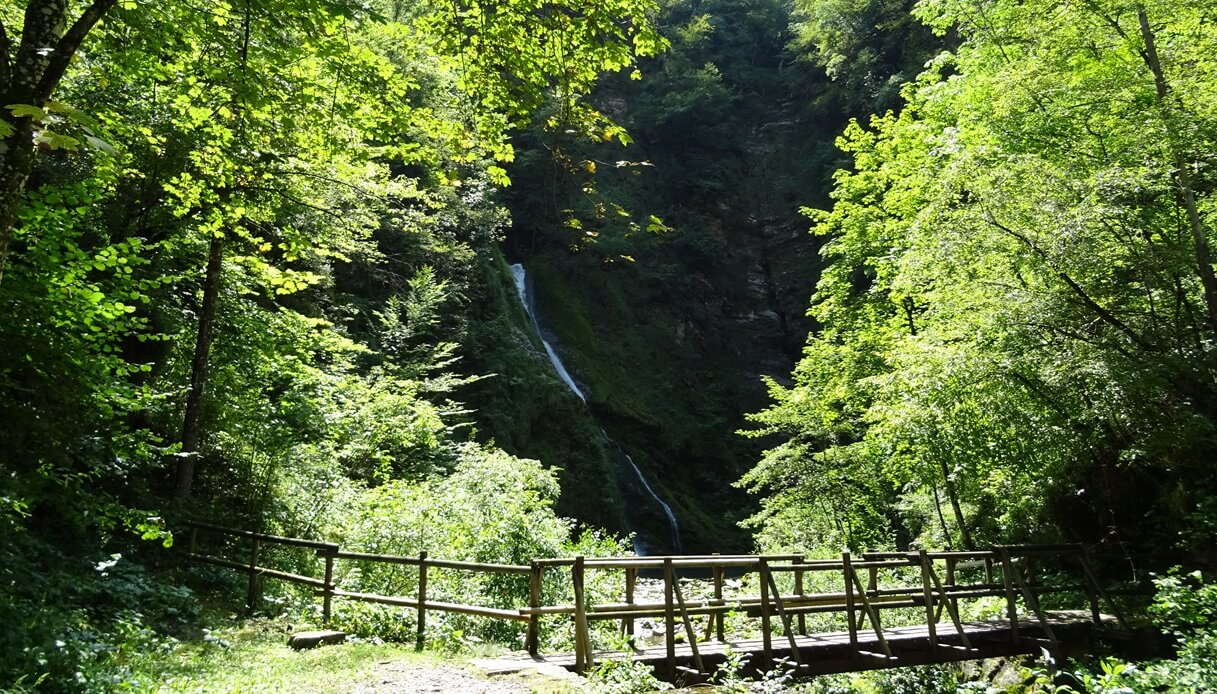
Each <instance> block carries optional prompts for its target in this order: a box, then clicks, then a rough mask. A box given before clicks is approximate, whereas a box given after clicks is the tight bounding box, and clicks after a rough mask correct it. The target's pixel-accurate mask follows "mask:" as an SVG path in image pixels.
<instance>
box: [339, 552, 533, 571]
mask: <svg viewBox="0 0 1217 694" xmlns="http://www.w3.org/2000/svg"><path fill="white" fill-rule="evenodd" d="M335 556H336V557H338V558H339V559H347V560H352V561H371V562H381V563H384V564H402V565H405V566H419V565H420V560H419V559H418V557H402V556H398V555H395V554H369V553H367V552H337V553H336V554H335ZM427 563H428V564H430V565H431V566H434V567H436V568H439V569H456V570H458V571H482V572H486V573H500V574H518V575H521V576H525V575H528V574H531V573H532V567H531V566H517V565H515V564H486V563H482V562H473V561H452V560H449V559H428V560H427Z"/></svg>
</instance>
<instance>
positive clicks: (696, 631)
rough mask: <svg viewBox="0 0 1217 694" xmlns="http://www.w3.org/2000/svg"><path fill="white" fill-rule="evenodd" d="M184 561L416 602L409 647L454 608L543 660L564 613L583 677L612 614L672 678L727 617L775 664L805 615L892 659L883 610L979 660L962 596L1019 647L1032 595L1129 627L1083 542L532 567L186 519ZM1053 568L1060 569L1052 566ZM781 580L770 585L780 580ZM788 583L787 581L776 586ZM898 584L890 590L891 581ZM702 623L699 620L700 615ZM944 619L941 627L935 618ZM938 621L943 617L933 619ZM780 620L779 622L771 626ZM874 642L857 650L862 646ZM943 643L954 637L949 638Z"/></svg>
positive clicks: (1042, 631) (327, 605)
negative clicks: (282, 555)
mask: <svg viewBox="0 0 1217 694" xmlns="http://www.w3.org/2000/svg"><path fill="white" fill-rule="evenodd" d="M200 532H205V533H212V534H216V535H219V536H220V537H221V538H223V539H225V541H227V542H228V546H229V547H232V546H233V541H241V540H244V541H248V542H249V552H248V554H247V555H244V557H243V558H241V559H234V558H230V557H224V556H214V555H209V554H203V553H201V552H199V551H198V534H199V533H200ZM266 545H280V546H285V547H294V548H299V549H306V550H312V551H313V552H314V553H315V554H316V556H317V557H319V558H320V559H321V560H322V562H323V567H324V568H323V570H322V573H321V575H320V576H305V575H300V574H295V573H291V572H287V571H281V570H278V569H273V568H270V567H268V566H265V565H263V564H260V563H259V561H260V559H261V558H262V556H263V555H262V549H263V548H264V547H265V546H266ZM187 556H188V558H189V559H191V560H193V561H198V562H203V563H208V564H213V565H216V566H221V567H226V568H230V569H234V570H237V571H242V572H245V573H247V574H248V575H249V585H248V593H247V606H248V607H249V608H250V609H251V610H252V609H254V608H255V607H256V605H257V602H258V599H259V589H258V587H259V582H260V581H261V580H262V579H263V578H264V577H270V578H274V579H278V580H283V581H288V582H293V583H298V584H302V585H307V586H311V587H313V588H314V589H315V590H316V592H317V595H318V596H319V597H320V598H321V599H322V614H323V617H324V620H325V621H326V622H327V623H328V622H329V621H330V620H331V617H332V610H333V600H334V598H342V599H346V600H357V601H364V602H372V603H379V604H384V605H393V606H399V607H409V608H413V609H414V610H415V612H416V616H417V619H416V639H415V646H416V647H417V648H419V649H421V648H422V647H423V645H424V637H425V631H426V620H427V613H428V612H429V611H439V612H451V613H457V614H464V615H471V616H475V617H483V618H487V619H495V620H506V621H512V622H522V623H525V624H527V635H526V640H525V643H526V647H527V650H528V652H529V654H530V655H532V656H534V657H535V656H537V655H538V650H539V647H538V644H539V633H540V629H539V620H540V619H541V618H542V617H546V616H555V615H557V616H567V617H569V618H571V619H572V620H573V622H574V634H575V638H574V643H575V653H574V662H573V667H574V669H575V670H577V671H584V670H586V669H588V668H590V667H592V666H593V665H594V661H595V651H594V648H593V644H592V638H591V627H590V624H591V623H593V622H596V621H604V620H613V621H619V622H620V631H621V633H622V634H625V635H629V636H633V635H634V633H635V627H636V622H637V620H640V619H643V618H648V619H654V620H656V621H657V622H658V621H660V620H661V621H662V624H663V625H664V629H663V631H664V649H663V650H664V656H665V657H664V661H665V662H666V665H667V670H668V673H667V674H668V675H669V676H670V677H671V678H673V679H674V678H675V677H676V675H677V674H678V671H680V670H687V671H688V672H689V674H693V673H696V674H697V675H699V676H705V675H706V674H707V673H708V667H707V665H706V662H705V659H704V658H703V654H702V649H703V647H702V646H701V645H700V644H705V643H717V644H722V643H724V642H725V636H726V635H725V633H724V632H725V625H724V621H725V617H726V615H728V614H730V613H736V614H742V615H745V616H747V617H749V618H754V619H759V620H760V622H761V624H760V633H761V639H760V645H759V649H758V651H759V652H758V655H759V656H760V657H761V659H762V662H763V663H766V664H772V663H773V662H774V657H775V648H776V647H775V643H774V639H775V636H778V635H779V632H780V636H781V638H782V639H783V641H784V642H783V644H782V646H781V648H782V649H783V650H784V649H786V648H787V647H788V648H789V656H787V658H788V659H789V660H790V661H792V663H793V665H794V666H795V667H798V666H800V665H802V663H801V662H800V658H801V656H800V653H801V650H805V647H801V646H800V643H799V639H800V638H802V637H807V636H808V629H807V621H806V618H807V616H808V615H813V614H840V615H842V616H844V619H845V626H846V630H847V632H848V643H849V647H850V648H851V649H852V650H851V653H853V654H854V656H855V657H864V658H871V659H877V660H878V661H880V662H884V663H895V662H896V656H895V653H894V651H893V649H892V647H891V644H890V643H889V637H890V634H889V632H888V631H887V630H885V629H884V627H883V625H882V622H883V616H882V615H883V613H884V612H885V611H888V610H895V609H905V610H917V609H920V610H921V611H923V613H924V628H925V630H926V632H927V636H928V642H929V647H930V648H931V649H940V648H948V649H962V650H963V651H964V652H965V655H966V654H971V653H973V652H975V655H971V656H970V657H983V654H981V653H980V652H979V651H976V650H975V648H974V645H973V643H972V638H971V637H970V635H969V626H968V625H967V624H965V622H964V621H963V619H962V618H961V616H960V611H959V603H960V601H962V600H972V599H977V598H986V597H987V598H1000V599H1003V600H1004V603H1005V613H1006V622H1007V623H1008V638H1009V639H1010V641H1011V642H1012V643H1013V644H1015V645H1017V644H1019V643H1020V642H1021V640H1022V639H1023V638H1024V636H1023V634H1022V630H1023V629H1024V624H1025V623H1026V620H1025V619H1020V617H1019V606H1018V605H1019V603H1020V602H1021V603H1022V605H1023V606H1024V608H1025V610H1026V611H1027V612H1029V613H1030V614H1031V615H1032V616H1033V617H1034V618H1035V624H1038V627H1039V628H1038V630H1037V631H1036V633H1037V634H1038V637H1036V639H1035V640H1036V641H1037V643H1038V642H1039V641H1042V642H1043V645H1044V646H1045V647H1047V648H1049V649H1053V650H1055V649H1056V648H1057V647H1058V646H1059V645H1060V644H1059V642H1058V639H1057V637H1056V635H1055V633H1054V630H1053V624H1052V621H1051V620H1050V619H1049V617H1048V614H1047V613H1046V612H1045V610H1044V608H1043V606H1042V603H1041V598H1043V597H1045V596H1048V595H1053V594H1062V593H1065V594H1069V593H1073V594H1078V595H1082V596H1084V598H1085V600H1086V601H1087V603H1088V607H1089V613H1090V619H1091V620H1092V621H1093V622H1094V623H1095V624H1098V623H1100V621H1101V620H1102V615H1101V614H1100V611H1099V607H1100V602H1101V601H1102V602H1106V603H1107V604H1108V605H1109V606H1111V608H1112V610H1113V613H1114V615H1115V620H1116V621H1117V622H1118V623H1119V625H1120V626H1122V627H1124V628H1125V629H1126V628H1127V624H1126V623H1125V620H1124V616H1123V615H1122V614H1121V612H1120V611H1119V608H1118V606H1116V605H1115V604H1114V603H1113V602H1112V601H1111V600H1110V599H1109V598H1108V596H1107V594H1106V593H1105V591H1104V589H1103V587H1102V586H1101V585H1100V584H1099V582H1098V581H1097V580H1096V579H1095V576H1094V573H1093V571H1092V570H1091V568H1090V563H1089V560H1088V558H1087V554H1086V551H1085V549H1084V548H1083V547H1082V546H1081V545H1005V546H997V547H993V548H990V549H986V550H982V551H943V552H928V551H925V550H918V551H905V552H879V551H868V552H863V553H861V554H860V555H853V554H851V553H849V552H844V553H842V554H841V557H840V558H839V559H810V558H807V557H804V556H802V555H798V554H771V555H698V556H671V557H573V558H546V559H535V560H533V561H532V562H530V564H529V565H527V566H524V565H511V564H493V563H479V562H467V561H452V560H446V559H433V558H431V557H429V556H428V555H427V553H426V552H420V553H419V554H418V556H396V555H385V554H369V553H361V552H344V551H341V549H340V548H339V546H338V545H336V544H332V543H325V542H315V541H311V540H301V539H298V538H289V537H280V536H276V535H268V534H263V533H255V532H250V531H247V530H236V529H232V528H226V527H223V526H219V525H212V524H207V523H198V522H196V523H191V524H190V539H189V543H188V547H187ZM337 562H345V563H354V564H359V563H381V564H395V565H403V566H410V567H414V568H415V569H416V570H417V580H416V582H415V591H414V594H413V595H377V594H372V593H361V592H354V591H348V590H341V589H339V587H338V585H337V584H336V581H335V568H336V563H337ZM1054 562H1055V564H1053V563H1054ZM1069 565H1071V566H1072V567H1074V569H1075V572H1074V574H1073V576H1072V578H1073V579H1075V580H1071V581H1068V582H1059V581H1058V582H1047V581H1045V580H1044V579H1045V578H1046V577H1048V576H1049V574H1043V575H1041V572H1039V571H1037V569H1040V568H1045V567H1049V568H1053V569H1055V574H1052V575H1058V576H1059V575H1060V574H1061V572H1062V571H1063V570H1065V568H1066V566H1069ZM433 569H443V570H445V571H457V572H469V573H472V574H498V575H512V576H521V577H523V576H527V577H528V586H529V590H528V605H527V606H526V607H517V608H502V607H487V606H481V605H465V604H457V603H451V602H443V601H438V600H434V599H432V598H431V597H430V596H429V595H428V592H427V590H428V588H427V582H428V573H429V571H431V570H433ZM556 569H560V570H564V571H569V573H570V581H571V583H570V589H571V590H570V595H572V596H573V602H572V603H570V604H556V605H543V604H541V601H542V587H543V585H544V583H545V577H546V572H547V571H552V570H556ZM689 569H699V570H706V569H708V570H709V576H708V581H709V582H710V583H711V584H712V594H711V595H708V596H706V597H702V598H700V599H689V598H688V597H687V596H686V595H685V591H684V589H683V588H682V585H681V583H682V582H681V579H680V578H679V576H678V571H681V570H686V571H687V570H689ZM592 572H622V574H623V576H624V589H623V599H622V600H620V601H616V602H600V603H595V604H593V603H592V602H591V601H590V600H589V596H588V591H587V583H588V575H589V574H590V573H592ZM641 572H648V573H650V574H658V575H659V576H660V578H661V580H662V583H663V598H662V601H643V602H640V601H638V600H637V585H638V578H639V575H640V573H641ZM728 573H730V574H732V575H735V576H737V577H742V576H744V575H748V574H754V575H755V576H756V586H757V589H758V592H757V594H755V595H751V594H750V595H734V596H732V597H730V598H728V597H727V596H726V590H725V589H726V587H727V576H728ZM824 573H827V574H835V575H836V576H837V578H836V579H832V580H836V581H839V583H838V584H837V585H838V586H839V588H837V589H834V590H830V591H823V590H821V591H818V592H810V593H809V592H806V590H805V587H806V585H807V579H808V578H810V577H812V576H813V575H815V574H824ZM781 576H787V577H788V578H785V579H783V580H782V581H781V582H779V580H778V577H781ZM783 584H784V585H783ZM893 584H894V585H893ZM703 616H704V617H705V619H706V623H705V625H704V627H703V628H698V627H697V626H696V625H695V618H698V617H703ZM944 616H945V618H946V622H945V623H943V618H944ZM940 623H941V624H940ZM779 626H780V629H778V628H777V627H779ZM678 630H679V633H683V634H684V642H685V643H684V645H683V646H682V648H687V649H688V650H689V657H688V658H687V662H689V663H690V664H691V665H692V668H686V667H683V666H681V665H679V664H678V660H680V659H678V658H677V641H678V637H677V634H678ZM863 641H865V642H866V644H870V645H868V646H866V648H875V649H877V652H875V651H867V650H864V645H865V644H864V643H863ZM948 641H949V643H948Z"/></svg>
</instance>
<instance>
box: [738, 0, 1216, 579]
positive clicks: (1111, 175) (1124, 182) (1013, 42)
mask: <svg viewBox="0 0 1217 694" xmlns="http://www.w3.org/2000/svg"><path fill="white" fill-rule="evenodd" d="M915 14H916V15H917V17H918V18H919V19H921V20H922V21H924V22H926V23H927V24H929V25H930V26H931V27H933V28H934V29H935V30H936V31H938V32H948V31H952V32H957V33H958V36H957V39H958V44H959V45H958V47H957V48H956V49H954V50H949V51H944V52H942V53H941V54H939V55H938V56H937V57H936V58H934V59H933V60H932V61H931V62H930V63H928V64H927V67H926V70H925V71H924V72H923V73H922V74H921V75H920V76H919V77H918V78H917V79H916V80H915V81H914V82H911V83H909V84H907V85H906V86H905V87H904V89H903V95H904V101H905V105H904V107H903V108H902V109H901V110H900V111H899V112H888V113H887V114H884V115H880V116H876V117H874V118H872V119H870V120H869V121H862V120H859V121H857V122H855V123H853V124H851V125H850V126H849V127H848V128H847V129H846V131H845V133H844V135H843V136H842V137H841V139H840V140H839V146H841V147H842V149H844V150H845V151H846V152H848V153H849V154H850V155H851V156H852V158H853V162H852V166H850V167H849V168H847V169H843V170H841V171H839V172H838V173H837V175H836V180H835V188H834V192H833V199H834V200H833V204H832V206H831V208H829V209H824V210H818V209H809V210H808V211H807V213H808V214H809V215H810V217H811V218H812V220H813V222H814V224H815V231H816V233H818V234H821V235H823V236H825V237H826V238H827V239H828V243H827V244H826V245H825V248H824V251H823V252H824V254H825V257H826V258H827V259H829V260H830V261H831V262H830V264H829V265H828V266H827V269H826V270H825V272H824V274H823V277H822V279H821V280H820V282H819V284H818V286H817V288H816V293H815V298H814V300H813V302H812V307H811V314H812V316H813V317H814V318H815V320H816V321H817V323H818V325H819V328H818V330H817V331H816V332H815V334H814V335H813V337H812V338H811V339H810V340H809V343H808V346H807V348H806V350H805V352H804V355H803V359H802V361H801V362H800V363H799V365H798V367H797V368H796V370H795V373H794V383H793V384H792V385H789V386H784V385H780V384H779V383H777V382H772V383H771V384H770V391H771V394H772V396H773V398H774V402H775V404H774V405H773V406H771V407H770V408H769V409H767V410H765V411H763V412H761V413H758V414H756V415H755V416H754V421H755V423H756V430H755V432H754V433H759V434H776V435H779V436H781V437H782V439H783V442H782V443H781V444H780V445H778V446H776V447H774V448H771V449H770V450H769V451H768V453H767V454H766V456H765V458H764V459H763V460H762V461H761V463H760V464H759V465H758V466H757V467H756V468H755V469H754V470H752V471H751V472H750V473H749V474H748V476H747V477H746V478H745V483H746V484H749V485H752V486H753V487H754V488H757V489H766V490H772V494H771V495H769V496H767V497H766V498H765V500H764V502H763V503H764V505H765V510H764V511H763V512H762V514H761V515H760V516H758V517H757V518H756V519H755V522H756V523H757V524H759V525H761V526H763V528H764V530H763V535H764V537H765V538H766V539H765V540H764V542H766V543H768V544H773V545H789V546H803V547H817V546H822V545H824V544H826V543H828V544H837V543H839V544H844V545H848V546H851V547H855V548H857V547H864V546H869V545H876V546H890V545H893V544H895V545H906V544H908V543H915V544H918V545H921V546H929V547H943V546H946V547H972V546H978V545H981V544H984V543H988V542H1002V541H1014V540H1026V539H1030V538H1037V537H1038V538H1061V539H1066V540H1069V541H1084V542H1088V543H1098V544H1102V545H1103V546H1104V547H1106V548H1109V549H1114V550H1116V551H1119V552H1121V553H1127V554H1131V555H1141V554H1142V553H1144V552H1149V553H1150V554H1152V555H1155V556H1157V557H1158V560H1159V561H1160V562H1168V561H1170V560H1171V558H1173V559H1174V560H1182V561H1186V562H1187V563H1189V564H1193V565H1194V563H1200V562H1207V561H1211V553H1207V552H1206V551H1205V547H1207V546H1210V545H1211V541H1212V537H1213V536H1212V532H1213V529H1214V528H1213V525H1212V509H1213V504H1214V501H1215V500H1217V497H1215V496H1214V494H1215V493H1217V489H1215V488H1214V483H1215V482H1217V479H1215V478H1214V477H1213V470H1212V465H1211V462H1210V459H1211V451H1212V447H1213V444H1214V434H1215V431H1214V425H1215V423H1217V419H1215V418H1217V410H1215V409H1214V405H1215V402H1217V401H1215V400H1214V397H1215V396H1217V381H1215V380H1214V366H1215V362H1214V351H1213V344H1214V341H1213V338H1214V335H1215V333H1214V331H1215V330H1217V322H1215V320H1214V315H1215V314H1214V313H1213V309H1214V308H1215V307H1217V303H1215V302H1214V300H1215V299H1217V293H1214V291H1213V289H1214V287H1215V286H1217V285H1215V284H1214V281H1213V269H1212V253H1211V250H1210V247H1209V243H1210V238H1211V234H1212V230H1213V224H1214V219H1215V218H1214V212H1215V208H1214V202H1213V201H1214V198H1213V190H1214V185H1215V183H1217V179H1214V170H1213V165H1212V164H1213V162H1212V152H1213V150H1214V144H1215V140H1214V138H1217V121H1215V120H1214V118H1213V116H1214V114H1215V113H1217V110H1214V101H1213V100H1214V98H1215V93H1214V90H1213V89H1212V84H1213V83H1214V80H1215V78H1217V62H1214V56H1215V55H1217V32H1215V31H1214V23H1213V21H1212V20H1213V16H1212V8H1211V7H1210V6H1209V5H1208V4H1207V3H1203V2H1188V1H1182V2H1177V1H1175V0H1170V1H1164V2H1149V3H1140V4H1134V3H1121V2H1086V3H1076V4H1075V3H1058V2H1053V1H1051V0H1049V1H1046V2H1035V3H1026V2H962V3H960V2H941V3H940V2H930V1H927V2H922V3H919V4H918V6H917V8H916V9H915ZM808 518H812V519H816V520H817V522H815V523H811V524H808V523H802V524H800V523H798V522H797V520H798V519H808ZM1206 557H1207V558H1206ZM1159 565H1164V564H1159Z"/></svg>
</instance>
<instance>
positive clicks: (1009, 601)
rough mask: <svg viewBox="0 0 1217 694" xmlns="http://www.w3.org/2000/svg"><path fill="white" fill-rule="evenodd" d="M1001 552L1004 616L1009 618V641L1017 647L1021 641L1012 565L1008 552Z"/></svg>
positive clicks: (1002, 549)
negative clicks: (1004, 600) (1004, 596)
mask: <svg viewBox="0 0 1217 694" xmlns="http://www.w3.org/2000/svg"><path fill="white" fill-rule="evenodd" d="M999 551H1000V552H1001V578H1002V585H1003V586H1004V587H1005V590H1006V615H1007V616H1008V617H1009V618H1010V641H1011V642H1013V643H1014V644H1015V645H1018V644H1019V642H1020V641H1021V639H1020V638H1019V634H1018V605H1017V604H1016V603H1015V598H1014V565H1013V563H1012V562H1011V561H1010V551H1009V550H1008V549H1006V548H1005V547H1002V548H1000V550H999Z"/></svg>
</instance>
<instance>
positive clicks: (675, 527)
mask: <svg viewBox="0 0 1217 694" xmlns="http://www.w3.org/2000/svg"><path fill="white" fill-rule="evenodd" d="M511 275H512V277H513V278H514V279H515V284H516V293H517V294H518V295H519V296H520V303H521V304H523V305H524V312H525V313H526V314H527V315H528V320H529V321H530V322H531V323H532V329H533V332H535V333H536V334H537V337H538V338H539V339H540V340H541V346H542V347H544V348H545V354H546V355H548V356H549V363H550V364H552V365H553V367H554V371H556V372H557V373H558V378H560V379H562V382H563V383H565V384H566V387H567V388H569V389H570V391H571V392H572V393H574V394H575V395H577V396H579V399H580V400H582V401H583V402H584V403H586V402H587V396H586V395H584V393H583V389H581V388H580V387H579V385H578V384H577V383H575V379H573V378H571V375H570V372H569V371H567V370H566V365H564V364H563V363H562V359H561V358H560V357H559V356H558V353H557V352H556V351H555V350H554V348H553V345H551V344H550V343H549V340H546V339H545V335H544V333H542V332H541V325H540V323H539V322H538V321H537V315H536V312H535V311H534V310H533V304H532V299H531V295H530V294H529V292H528V274H527V273H526V272H525V270H524V266H523V265H521V264H519V263H516V264H514V265H512V266H511ZM600 433H601V434H602V435H603V436H604V440H605V442H606V443H607V444H608V445H609V448H611V449H612V450H613V451H616V452H617V453H618V455H619V456H620V457H621V458H623V459H624V460H625V462H626V463H627V464H628V465H629V468H630V471H631V472H633V476H634V477H636V478H637V480H638V483H639V485H640V486H641V488H642V490H643V491H644V492H645V493H646V496H648V497H649V498H650V499H651V500H652V501H653V502H654V503H655V504H656V505H657V506H658V507H659V509H661V510H662V511H663V514H664V516H665V517H666V518H667V521H668V529H669V530H670V531H671V543H672V551H673V552H674V553H680V552H681V551H682V550H681V544H680V523H679V522H678V521H677V520H676V514H675V513H673V512H672V507H671V506H668V504H667V502H665V501H664V500H663V499H661V498H659V495H658V494H656V493H655V490H654V489H653V488H652V487H651V485H650V483H649V482H647V478H646V477H645V476H644V475H643V474H642V470H640V469H639V468H638V465H637V464H636V463H635V462H634V459H633V458H632V457H630V455H629V454H628V453H626V452H625V451H624V450H622V448H621V446H618V445H617V443H616V442H615V441H613V439H612V438H611V437H610V436H609V435H608V432H606V431H605V430H604V429H601V430H600ZM626 516H627V522H629V523H630V525H631V526H633V525H634V523H633V518H632V517H631V516H632V514H631V509H629V508H627V509H626ZM631 530H634V531H635V534H634V538H635V539H634V551H635V552H637V553H638V554H640V555H641V554H646V553H647V552H646V549H647V547H646V544H645V543H644V542H643V541H642V540H640V539H638V532H637V529H636V528H634V527H631Z"/></svg>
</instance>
